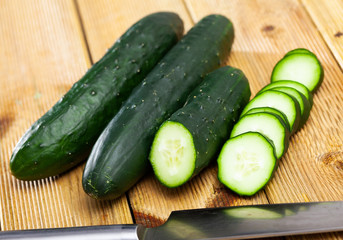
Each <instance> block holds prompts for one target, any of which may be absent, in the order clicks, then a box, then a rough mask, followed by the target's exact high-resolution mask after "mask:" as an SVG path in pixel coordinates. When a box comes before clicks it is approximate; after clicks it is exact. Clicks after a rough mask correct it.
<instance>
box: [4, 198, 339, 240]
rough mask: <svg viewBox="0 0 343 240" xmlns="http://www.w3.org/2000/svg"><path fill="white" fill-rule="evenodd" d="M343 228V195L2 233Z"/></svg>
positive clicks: (232, 235)
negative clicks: (153, 219)
mask: <svg viewBox="0 0 343 240" xmlns="http://www.w3.org/2000/svg"><path fill="white" fill-rule="evenodd" d="M333 231H343V201H337V202H314V203H287V204H267V205H254V206H239V207H226V208H211V209H194V210H184V211H174V212H172V213H171V215H170V217H169V218H168V220H167V222H166V223H165V224H163V225H161V226H159V227H155V228H144V227H143V226H141V225H111V226H91V227H77V228H56V229H41V230H24V231H9V232H0V239H3V240H5V239H56V240H57V239H69V238H73V239H74V240H76V239H139V240H151V239H154V240H155V239H158V240H159V239H163V240H173V239H187V240H199V239H249V238H262V237H275V236H287V235H297V234H310V233H321V232H333Z"/></svg>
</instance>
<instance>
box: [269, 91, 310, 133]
mask: <svg viewBox="0 0 343 240" xmlns="http://www.w3.org/2000/svg"><path fill="white" fill-rule="evenodd" d="M273 90H275V91H280V92H284V93H287V94H289V95H291V96H292V97H294V98H295V99H296V100H297V101H298V103H299V107H300V115H301V116H300V123H299V127H298V129H300V128H302V127H303V126H304V124H305V123H306V121H307V119H308V117H309V116H310V111H311V108H312V106H311V104H310V103H309V101H308V100H307V99H306V97H305V96H304V95H303V94H302V93H301V92H298V91H297V90H296V89H294V88H291V87H275V88H273Z"/></svg>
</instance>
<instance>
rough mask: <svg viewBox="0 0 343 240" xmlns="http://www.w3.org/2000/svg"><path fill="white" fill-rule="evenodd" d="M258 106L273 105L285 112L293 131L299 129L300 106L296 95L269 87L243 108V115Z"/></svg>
mask: <svg viewBox="0 0 343 240" xmlns="http://www.w3.org/2000/svg"><path fill="white" fill-rule="evenodd" d="M256 107H272V108H276V109H277V110H279V111H281V112H283V113H284V114H285V115H286V117H287V120H288V122H289V126H290V130H291V133H295V132H296V131H297V129H298V126H299V123H300V107H299V103H298V102H297V100H296V99H295V98H294V97H292V96H290V95H288V94H287V93H283V92H279V91H275V90H273V89H269V90H267V91H264V92H262V93H260V94H258V95H256V96H255V97H254V98H253V99H252V100H251V101H250V102H249V103H248V104H247V106H246V107H245V108H244V109H243V111H242V114H241V115H244V114H245V113H246V112H247V111H249V110H250V109H251V108H256Z"/></svg>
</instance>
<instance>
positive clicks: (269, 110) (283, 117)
mask: <svg viewBox="0 0 343 240" xmlns="http://www.w3.org/2000/svg"><path fill="white" fill-rule="evenodd" d="M260 112H267V113H272V114H276V115H278V116H279V117H280V119H281V120H282V122H283V124H284V125H285V126H286V128H287V130H288V131H291V128H290V126H289V122H288V120H287V117H286V115H285V114H284V113H283V112H281V111H279V110H277V109H275V108H271V107H257V108H251V109H250V110H248V111H247V112H246V113H245V114H244V115H243V116H245V115H246V114H251V113H260ZM243 116H241V117H243Z"/></svg>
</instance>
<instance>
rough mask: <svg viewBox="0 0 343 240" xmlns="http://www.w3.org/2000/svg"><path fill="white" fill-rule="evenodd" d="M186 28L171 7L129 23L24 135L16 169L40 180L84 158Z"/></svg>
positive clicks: (14, 163) (17, 173)
mask: <svg viewBox="0 0 343 240" xmlns="http://www.w3.org/2000/svg"><path fill="white" fill-rule="evenodd" d="M182 33H183V23H182V20H181V19H180V18H179V16H178V15H176V14H174V13H169V12H159V13H154V14H151V15H148V16H146V17H144V18H143V19H141V20H140V21H138V22H137V23H136V24H134V25H133V26H132V27H131V28H129V29H128V31H127V32H126V33H124V34H123V35H122V36H121V37H120V39H119V40H118V41H116V43H115V44H114V45H113V46H112V47H111V48H110V49H109V50H108V51H107V53H106V54H105V55H104V56H103V58H102V59H100V60H99V61H98V62H97V63H95V64H94V65H93V66H92V67H91V68H90V69H89V71H88V72H87V73H86V74H85V75H84V76H83V77H82V78H81V79H80V80H79V81H78V82H76V83H75V84H74V85H73V86H72V88H71V89H70V90H69V91H68V92H67V93H66V94H65V95H64V96H63V97H62V98H61V99H60V100H59V101H58V102H57V103H56V104H55V105H54V106H53V107H52V108H51V109H50V110H49V111H48V112H47V113H46V114H45V115H43V116H42V117H41V118H40V119H38V120H37V121H36V122H35V123H34V124H33V125H32V127H31V128H30V129H29V130H28V131H27V132H26V133H25V134H24V136H23V137H22V138H21V140H20V141H19V143H18V144H17V145H16V147H15V149H14V151H13V155H12V157H11V161H10V167H11V171H12V174H13V175H14V176H15V177H17V178H19V179H21V180H35V179H41V178H45V177H49V176H54V175H58V174H60V173H62V172H64V171H66V170H68V169H70V168H72V167H74V166H75V165H77V164H78V163H80V162H81V161H82V160H85V158H86V156H87V154H88V153H89V152H90V149H91V147H92V145H93V144H94V143H95V141H96V139H97V138H98V136H99V135H100V133H101V132H102V130H103V129H104V128H105V127H106V125H107V124H108V122H109V121H110V120H111V119H112V118H113V116H114V115H115V114H116V113H117V111H118V110H119V108H120V106H121V104H122V102H123V101H124V100H126V98H127V97H128V96H129V94H130V93H131V91H132V89H133V88H134V87H135V86H136V85H138V83H139V82H141V81H142V80H143V79H144V77H145V76H146V75H147V74H148V72H150V70H151V69H152V68H153V67H154V66H155V65H156V64H157V62H158V61H159V60H160V59H161V58H162V57H163V56H164V55H165V54H166V52H167V51H168V50H169V49H171V48H172V46H173V45H175V44H176V42H177V41H178V40H179V38H181V36H182Z"/></svg>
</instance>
